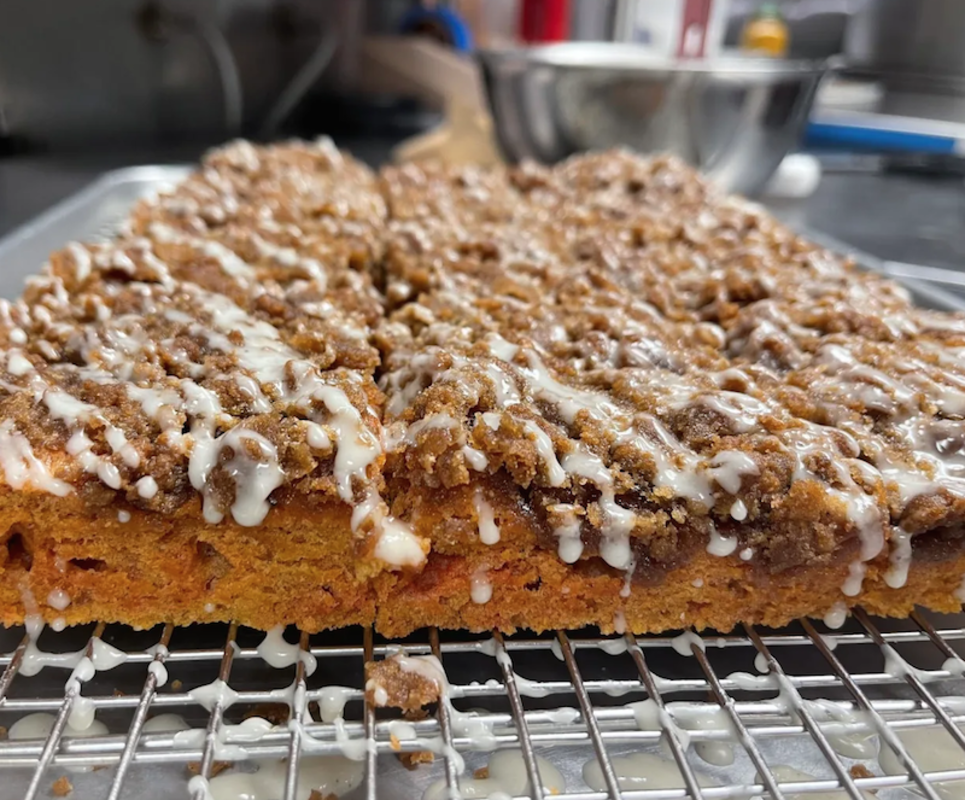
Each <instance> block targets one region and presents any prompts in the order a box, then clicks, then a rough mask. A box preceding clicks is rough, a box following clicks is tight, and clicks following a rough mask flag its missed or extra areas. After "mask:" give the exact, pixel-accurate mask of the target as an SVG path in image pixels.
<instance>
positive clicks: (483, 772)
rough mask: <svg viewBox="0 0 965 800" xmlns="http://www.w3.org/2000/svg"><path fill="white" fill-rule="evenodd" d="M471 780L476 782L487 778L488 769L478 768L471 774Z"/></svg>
mask: <svg viewBox="0 0 965 800" xmlns="http://www.w3.org/2000/svg"><path fill="white" fill-rule="evenodd" d="M472 776H473V778H475V779H476V780H477V781H484V780H486V778H488V777H489V767H479V768H478V769H476V770H474V771H473V773H472Z"/></svg>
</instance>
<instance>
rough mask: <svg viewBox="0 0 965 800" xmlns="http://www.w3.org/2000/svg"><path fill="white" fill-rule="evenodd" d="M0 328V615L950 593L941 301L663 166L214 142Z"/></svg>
mask: <svg viewBox="0 0 965 800" xmlns="http://www.w3.org/2000/svg"><path fill="white" fill-rule="evenodd" d="M0 325H2V329H0V339H2V346H3V353H2V358H0V368H2V371H3V373H4V374H3V375H2V376H0V380H2V388H3V393H2V395H0V468H2V472H3V476H4V479H5V483H4V487H3V492H2V506H0V513H2V526H0V530H2V531H3V533H2V534H0V541H2V542H3V543H4V544H5V547H4V548H3V549H2V550H0V553H2V557H3V560H2V562H0V571H2V581H0V608H2V611H3V614H2V620H3V622H4V623H6V624H12V623H16V622H20V621H22V620H23V619H24V617H25V615H29V614H40V615H42V616H43V617H44V618H45V619H47V620H48V621H54V620H62V621H64V622H66V623H80V622H84V621H87V620H92V619H102V620H107V621H118V622H125V623H129V624H133V625H137V626H147V625H151V624H154V623H156V622H159V621H172V622H176V623H186V622H191V621H212V620H228V619H233V620H237V621H239V622H241V623H244V624H247V625H252V626H255V627H261V628H267V627H270V626H273V625H276V624H280V623H295V624H298V625H299V626H301V627H302V628H303V629H305V630H319V629H323V628H329V627H336V626H340V625H348V624H353V623H372V622H374V623H375V624H376V626H377V627H378V629H379V630H380V631H382V632H383V633H385V634H387V635H399V634H404V633H407V632H409V631H411V630H413V629H416V628H419V627H422V626H425V625H438V626H442V627H451V628H469V629H473V630H484V629H490V628H494V627H495V628H500V629H503V630H512V629H513V628H516V627H525V628H531V629H535V630H542V629H548V628H557V627H568V628H572V627H578V626H581V625H586V624H593V625H597V626H599V627H600V628H601V629H602V630H603V631H607V632H609V631H613V630H617V631H622V630H633V631H636V632H645V631H657V630H665V629H672V628H679V627H682V626H696V627H698V628H699V627H715V628H718V629H722V630H725V629H729V628H731V627H733V626H734V625H735V624H736V623H738V622H748V623H765V624H772V625H778V624H783V623H785V622H787V621H789V620H791V619H794V618H796V617H798V616H802V615H809V616H823V615H829V616H828V619H829V620H832V621H833V620H835V619H837V618H840V617H841V616H842V615H843V613H844V612H845V610H846V609H847V608H849V607H851V606H853V605H858V604H860V605H862V606H864V607H865V608H867V609H869V610H870V611H872V612H876V613H882V614H893V615H903V614H906V613H907V612H908V611H909V610H910V609H911V608H912V607H913V606H914V605H915V604H916V603H917V604H923V605H926V606H929V607H932V608H936V609H940V610H954V609H957V608H959V607H960V605H961V599H960V598H959V594H960V589H961V586H962V576H963V574H965V541H963V533H965V426H963V422H962V420H963V417H965V319H963V318H962V317H961V316H955V315H951V314H944V313H939V312H934V311H928V310H922V309H917V308H915V307H913V306H912V305H911V304H910V302H909V299H908V297H907V295H906V294H905V293H904V291H903V290H902V289H901V288H900V287H897V286H896V285H894V284H892V283H889V282H887V281H884V280H882V279H880V278H878V277H875V276H871V275H866V274H862V273H860V272H858V271H856V270H855V269H854V268H853V267H852V266H851V265H850V264H849V263H847V262H846V261H845V260H843V259H841V258H839V257H838V256H835V255H833V254H830V253H828V252H827V251H825V250H823V249H821V248H819V247H816V246H814V245H812V244H810V243H808V242H807V241H805V240H803V239H801V238H800V237H798V236H796V235H794V234H793V233H792V232H791V231H789V230H788V229H787V228H785V227H783V226H782V225H780V224H779V223H778V222H776V221H775V220H773V219H772V218H771V217H769V216H768V215H767V214H766V213H765V212H763V211H762V210H760V209H759V208H757V207H756V206H752V205H751V204H749V203H747V202H746V201H743V200H740V199H737V198H731V197H727V196H724V195H722V194H720V193H719V192H717V191H716V190H715V189H714V188H713V187H711V186H710V185H708V184H707V183H705V182H704V181H703V180H702V179H700V178H699V177H698V176H697V175H696V174H695V173H694V172H693V171H692V170H690V169H689V168H687V167H685V166H684V165H682V164H681V163H679V162H677V161H676V160H672V159H666V158H652V159H645V158H641V157H638V156H634V155H632V154H629V153H626V152H608V153H603V154H595V155H587V156H581V157H577V158H574V159H571V160H569V161H567V162H565V163H562V164H560V165H557V166H555V167H537V166H534V165H523V166H520V167H515V168H506V169H494V170H481V169H473V168H460V169H452V168H444V167H437V166H431V165H430V166H421V165H420V166H413V165H408V166H403V167H392V168H386V169H384V170H382V172H381V173H380V174H379V175H375V174H373V173H371V172H370V171H369V170H367V169H366V168H365V167H363V166H362V165H360V164H358V163H357V162H355V161H353V160H352V159H351V158H349V157H348V156H346V155H343V154H341V153H339V152H338V151H337V150H335V149H334V148H332V147H331V145H329V144H326V143H318V144H303V143H292V144H285V145H277V146H271V147H254V146H252V145H249V144H247V143H241V142H239V143H234V144H231V145H229V146H227V147H226V148H224V149H222V150H220V151H217V152H215V153H213V154H211V155H210V156H208V158H206V159H205V162H204V164H203V165H202V167H201V169H200V170H199V171H198V172H197V173H196V174H195V175H194V176H193V177H191V178H189V179H188V180H187V181H186V182H185V183H184V184H183V185H181V186H180V187H178V188H177V189H176V190H175V191H173V192H172V193H171V194H169V195H164V196H162V197H160V198H157V199H155V200H153V201H150V202H145V203H142V204H140V205H139V206H138V207H137V208H136V209H135V210H134V212H133V213H132V215H131V217H130V220H129V223H128V224H127V226H126V229H125V230H124V232H123V233H122V234H121V235H119V236H118V237H117V238H116V239H115V240H114V241H112V242H110V243H108V244H96V245H95V244H89V245H83V244H73V245H70V246H68V247H67V248H65V249H64V250H62V251H60V252H58V253H55V254H53V255H52V256H51V259H50V263H49V264H48V265H46V266H45V267H44V269H43V270H42V272H41V275H40V276H39V277H38V278H36V279H34V280H33V281H31V282H30V284H29V285H28V287H27V290H26V292H25V293H24V296H23V297H22V299H20V300H18V301H16V302H12V303H5V304H4V305H3V306H2V307H0Z"/></svg>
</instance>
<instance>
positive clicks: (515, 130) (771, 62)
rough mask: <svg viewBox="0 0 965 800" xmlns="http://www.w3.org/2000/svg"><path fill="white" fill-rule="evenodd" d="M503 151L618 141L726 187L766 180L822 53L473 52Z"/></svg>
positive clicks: (807, 97)
mask: <svg viewBox="0 0 965 800" xmlns="http://www.w3.org/2000/svg"><path fill="white" fill-rule="evenodd" d="M480 58H481V61H482V67H483V75H484V79H485V83H486V90H487V93H488V95H489V104H490V107H491V108H492V113H493V118H494V120H495V123H496V131H497V135H498V138H499V142H500V145H501V147H502V149H503V151H504V153H505V154H506V156H507V157H508V158H510V159H511V160H520V159H523V158H533V159H536V160H538V161H543V162H547V163H551V162H554V161H558V160H559V159H561V158H565V157H566V156H568V155H571V154H573V153H576V152H580V151H583V150H600V149H603V148H607V147H613V146H617V145H625V146H628V147H631V148H633V149H635V150H639V151H641V152H656V151H669V152H672V153H676V154H678V155H680V156H682V157H683V158H685V159H686V160H687V161H689V162H690V163H692V164H694V165H696V166H697V167H699V168H700V169H702V170H703V171H704V172H706V173H707V174H709V175H710V176H711V177H712V178H713V179H714V180H716V181H717V182H718V183H719V184H721V185H722V186H723V187H724V188H726V189H728V190H730V191H736V192H742V193H746V194H751V193H754V192H756V191H758V190H759V189H761V188H762V187H763V186H764V184H765V183H766V181H767V179H768V178H769V177H770V176H771V174H772V173H773V172H774V170H775V169H776V168H777V165H778V164H779V163H780V162H781V159H782V158H784V156H785V155H786V154H787V153H788V151H789V150H790V149H791V148H793V147H794V146H795V145H796V144H798V142H799V141H800V138H801V134H802V132H803V130H804V126H805V124H806V122H807V117H808V112H809V111H810V108H811V103H812V101H813V100H814V95H815V93H816V91H817V88H818V84H819V83H820V81H821V78H822V76H823V75H824V74H825V73H826V72H827V69H828V65H827V64H826V63H823V62H813V61H784V60H779V59H770V58H753V57H746V58H741V57H734V58H731V57H727V58H714V59H707V60H677V59H666V58H660V57H657V56H654V55H652V54H650V53H648V51H647V50H646V49H645V48H642V47H639V46H635V45H623V44H613V43H606V42H581V43H570V44H560V45H548V46H544V47H534V48H525V49H518V50H498V51H497V50H492V51H487V52H483V53H481V54H480Z"/></svg>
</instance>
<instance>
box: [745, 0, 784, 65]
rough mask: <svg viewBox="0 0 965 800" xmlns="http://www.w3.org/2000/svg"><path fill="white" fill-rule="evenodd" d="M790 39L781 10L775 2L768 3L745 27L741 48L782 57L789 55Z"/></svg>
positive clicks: (749, 51)
mask: <svg viewBox="0 0 965 800" xmlns="http://www.w3.org/2000/svg"><path fill="white" fill-rule="evenodd" d="M789 40H790V35H789V31H788V28H787V24H786V23H785V22H784V19H783V18H782V17H781V12H780V11H779V10H778V8H777V6H776V5H774V4H773V3H767V4H765V5H763V6H761V9H760V11H758V12H757V14H756V15H755V16H754V18H753V19H751V21H750V22H748V23H747V25H746V26H745V27H744V32H743V35H742V36H741V49H742V50H744V51H745V52H748V53H756V54H758V55H767V56H774V57H776V58H780V57H782V56H785V55H787V48H788V43H789Z"/></svg>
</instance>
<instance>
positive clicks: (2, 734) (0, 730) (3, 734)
mask: <svg viewBox="0 0 965 800" xmlns="http://www.w3.org/2000/svg"><path fill="white" fill-rule="evenodd" d="M6 738H7V729H6V728H4V727H3V725H0V739H6Z"/></svg>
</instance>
